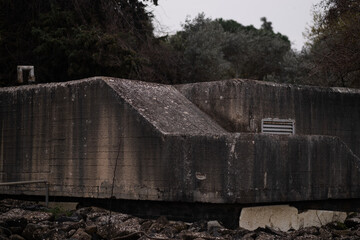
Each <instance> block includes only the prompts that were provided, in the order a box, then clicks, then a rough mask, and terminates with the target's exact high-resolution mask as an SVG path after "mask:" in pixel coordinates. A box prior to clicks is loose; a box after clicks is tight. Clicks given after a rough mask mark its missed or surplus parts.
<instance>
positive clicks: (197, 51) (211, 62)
mask: <svg viewBox="0 0 360 240" xmlns="http://www.w3.org/2000/svg"><path fill="white" fill-rule="evenodd" d="M262 21H263V25H262V28H261V29H256V28H255V27H253V26H243V25H242V24H240V23H238V22H236V21H234V20H224V19H216V20H212V19H210V18H205V16H204V14H200V15H198V16H197V17H196V18H195V19H194V20H189V19H188V20H187V21H186V23H185V24H184V25H183V31H180V32H178V33H177V34H176V35H174V36H172V37H171V44H172V46H173V47H174V48H175V49H176V50H177V51H178V52H179V53H180V55H181V56H182V59H183V61H182V64H181V66H182V69H183V70H184V71H183V79H187V81H210V80H220V79H224V78H233V77H241V78H251V79H260V80H266V79H267V77H268V76H273V77H275V78H279V77H280V75H281V71H282V69H281V66H282V65H281V64H282V62H283V58H284V56H285V55H286V53H287V52H288V51H289V50H290V41H289V40H288V38H287V37H286V36H284V35H281V34H279V33H274V32H273V29H272V26H271V25H272V24H271V22H268V21H267V20H266V18H262Z"/></svg>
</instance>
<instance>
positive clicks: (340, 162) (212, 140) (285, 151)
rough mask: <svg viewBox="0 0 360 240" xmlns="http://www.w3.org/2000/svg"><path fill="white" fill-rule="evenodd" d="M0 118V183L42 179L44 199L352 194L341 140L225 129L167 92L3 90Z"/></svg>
mask: <svg viewBox="0 0 360 240" xmlns="http://www.w3.org/2000/svg"><path fill="white" fill-rule="evenodd" d="M221 96H222V95H221ZM344 99H345V97H344ZM354 99H355V100H356V99H357V95H356V96H355V98H354ZM324 107H325V106H324ZM264 111H265V110H264ZM0 112H1V121H0V124H1V125H0V131H1V144H0V147H1V152H0V167H1V169H0V174H1V175H0V176H1V181H2V182H8V181H20V180H37V179H47V180H48V181H49V182H50V194H51V195H52V196H68V197H93V198H108V197H110V196H111V193H112V192H113V194H112V195H114V196H115V197H116V198H122V199H134V200H138V199H140V200H164V201H182V202H209V203H272V202H288V201H309V200H326V199H329V198H332V199H349V198H359V197H360V174H359V172H360V171H359V163H360V161H359V158H358V157H357V156H355V155H354V154H353V153H352V151H350V149H349V147H348V146H347V145H346V144H345V143H344V141H342V139H340V138H339V137H333V136H307V135H294V136H271V135H263V134H253V133H230V132H227V131H225V130H224V129H223V128H222V127H220V126H219V125H218V124H217V123H216V122H214V121H213V120H212V119H211V118H210V117H209V116H208V115H206V114H205V113H204V112H202V111H200V110H199V109H198V108H197V107H196V106H195V105H194V104H192V103H191V102H190V101H189V100H188V99H186V98H185V97H184V96H183V95H182V94H181V93H180V92H179V91H177V90H176V89H175V88H174V87H171V86H166V85H160V84H150V83H141V82H137V81H129V80H121V79H111V78H94V79H88V80H82V81H75V82H69V83H61V84H46V85H36V86H24V87H16V88H4V89H1V90H0ZM254 113H255V110H254ZM357 114H358V113H357ZM254 116H255V115H254ZM355 116H358V115H356V114H355ZM279 117H282V116H279ZM304 118H305V117H304ZM297 121H298V120H297ZM239 126H240V125H239ZM248 132H250V131H248ZM353 136H355V138H354V139H355V140H354V141H355V142H356V141H358V139H357V138H356V136H357V135H353ZM114 174H115V175H114ZM114 177H115V178H114ZM113 180H114V185H113V184H112V182H113ZM112 190H113V191H112ZM0 193H2V194H20V193H25V194H31V195H37V194H39V195H40V194H43V189H42V188H41V187H40V186H34V187H30V188H28V187H27V186H26V187H23V186H19V187H17V188H13V187H2V188H0Z"/></svg>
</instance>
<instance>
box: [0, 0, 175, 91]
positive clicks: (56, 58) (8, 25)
mask: <svg viewBox="0 0 360 240" xmlns="http://www.w3.org/2000/svg"><path fill="white" fill-rule="evenodd" d="M149 2H152V3H154V4H157V1H156V0H153V1H149V0H147V1H146V0H144V1H140V0H119V1H108V0H51V1H48V0H31V1H25V0H1V1H0V65H1V66H2V70H1V72H0V85H11V84H14V80H15V78H16V77H15V76H16V72H15V71H16V65H20V64H21V65H24V64H26V65H35V72H36V77H37V80H39V81H40V82H55V81H67V80H71V79H79V78H84V77H89V76H94V75H109V76H115V77H123V78H135V79H142V80H147V81H155V80H158V81H164V79H162V78H163V77H166V76H164V74H163V73H164V72H166V71H165V70H164V69H165V68H166V67H170V66H169V62H171V61H166V60H167V59H163V58H158V59H154V58H153V55H155V54H154V51H156V52H167V51H168V49H167V46H166V45H165V44H163V43H162V42H163V41H161V40H158V39H156V38H155V37H154V35H153V26H152V24H151V19H152V17H153V16H152V15H151V14H150V13H149V12H147V11H146V9H145V7H146V4H147V3H149ZM157 56H158V55H157ZM154 62H156V64H154ZM159 62H160V64H159ZM161 63H163V64H161ZM154 68H158V69H154ZM149 72H151V73H152V74H148V73H149ZM154 73H155V74H154ZM157 73H159V74H157Z"/></svg>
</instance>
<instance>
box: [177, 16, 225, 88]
mask: <svg viewBox="0 0 360 240" xmlns="http://www.w3.org/2000/svg"><path fill="white" fill-rule="evenodd" d="M183 28H184V30H183V31H180V32H178V33H177V34H176V35H175V36H173V37H172V38H171V40H170V41H171V43H172V45H173V46H174V49H176V50H177V51H179V52H180V54H181V56H182V62H181V68H182V71H181V75H182V79H183V81H184V82H195V81H213V80H219V79H222V78H223V76H224V75H225V73H226V71H227V68H228V63H227V62H226V61H225V60H224V58H223V52H222V47H223V43H224V40H225V32H224V30H223V29H222V27H221V25H220V24H219V23H217V22H214V21H212V20H211V19H210V18H205V15H204V14H199V15H198V16H197V17H196V18H195V19H193V20H190V19H187V20H186V22H185V24H184V25H183Z"/></svg>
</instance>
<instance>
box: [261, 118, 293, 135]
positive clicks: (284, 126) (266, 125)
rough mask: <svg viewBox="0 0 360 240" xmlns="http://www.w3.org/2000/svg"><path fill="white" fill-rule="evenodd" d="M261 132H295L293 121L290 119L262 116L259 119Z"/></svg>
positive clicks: (286, 133)
mask: <svg viewBox="0 0 360 240" xmlns="http://www.w3.org/2000/svg"><path fill="white" fill-rule="evenodd" d="M261 132H262V133H267V134H283V135H291V134H295V121H294V120H292V119H277V118H264V119H262V120H261Z"/></svg>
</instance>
